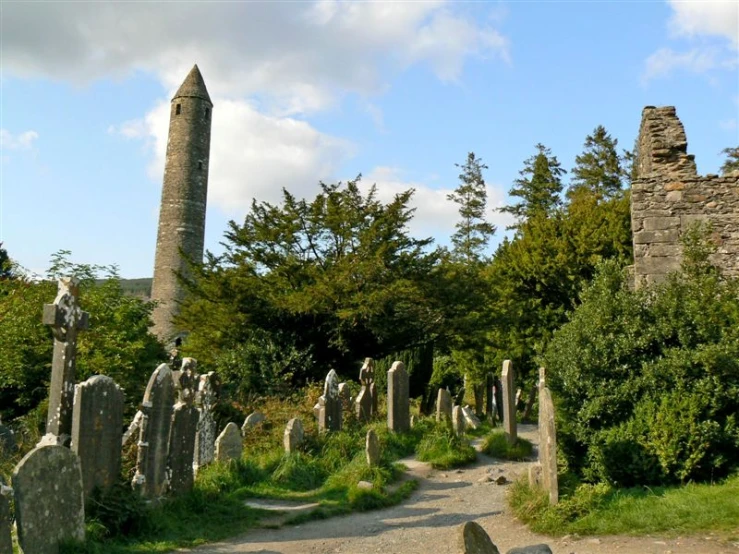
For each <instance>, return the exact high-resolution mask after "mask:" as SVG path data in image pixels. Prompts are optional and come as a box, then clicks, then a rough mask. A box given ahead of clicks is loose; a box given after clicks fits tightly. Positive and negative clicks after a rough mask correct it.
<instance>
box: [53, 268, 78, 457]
mask: <svg viewBox="0 0 739 554" xmlns="http://www.w3.org/2000/svg"><path fill="white" fill-rule="evenodd" d="M78 294H79V281H78V280H77V279H76V278H74V277H64V278H62V279H59V290H58V293H57V295H56V298H55V299H54V303H53V304H44V314H43V322H44V324H46V325H51V332H52V334H53V335H54V354H53V358H52V362H51V383H50V384H49V412H48V416H47V418H46V434H47V435H51V436H52V437H54V438H55V440H52V439H51V437H47V438H46V439H45V442H46V443H54V442H55V443H56V444H59V445H62V446H69V442H70V441H71V439H72V406H73V404H74V382H75V373H76V359H77V331H79V330H83V329H87V327H88V320H89V314H88V313H87V312H83V311H82V310H81V309H80V307H79V306H78V305H77V296H78Z"/></svg>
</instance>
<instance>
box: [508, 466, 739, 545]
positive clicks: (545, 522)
mask: <svg viewBox="0 0 739 554" xmlns="http://www.w3.org/2000/svg"><path fill="white" fill-rule="evenodd" d="M738 496H739V476H734V477H731V478H729V479H726V480H725V481H723V482H720V483H717V484H688V485H683V486H677V487H655V488H647V487H641V488H630V489H614V488H612V487H610V486H609V485H606V484H603V483H601V484H597V485H589V484H580V485H577V486H576V487H574V489H572V490H570V491H569V492H568V491H564V494H563V491H560V502H559V503H558V504H557V505H555V506H550V505H549V502H548V499H547V494H546V493H545V492H544V491H541V490H539V489H533V488H531V487H529V485H528V483H527V482H526V481H518V482H516V483H514V484H513V486H512V487H511V489H510V491H509V497H508V501H509V503H510V505H511V507H512V508H513V511H514V513H515V514H516V516H517V517H518V518H519V519H520V520H521V521H523V522H524V523H527V524H528V525H529V526H530V527H531V529H532V530H533V531H536V532H539V533H546V534H548V535H555V536H557V535H565V534H573V533H577V534H579V535H617V534H626V535H647V534H650V533H663V534H671V535H679V534H690V533H697V532H704V531H709V530H712V531H724V532H729V533H736V532H737V530H739V523H738V522H739V503H738V502H737V501H736V499H737V497H738Z"/></svg>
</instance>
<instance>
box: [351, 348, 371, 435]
mask: <svg viewBox="0 0 739 554" xmlns="http://www.w3.org/2000/svg"><path fill="white" fill-rule="evenodd" d="M359 382H360V383H361V384H362V390H361V391H359V394H358V395H357V400H356V401H355V402H356V410H357V412H356V413H357V419H358V420H359V421H360V422H366V421H369V420H370V419H371V418H372V416H373V415H374V413H373V409H372V408H373V404H374V402H373V398H372V385H373V384H374V382H375V365H374V361H373V360H372V358H365V360H364V365H362V369H360V370H359Z"/></svg>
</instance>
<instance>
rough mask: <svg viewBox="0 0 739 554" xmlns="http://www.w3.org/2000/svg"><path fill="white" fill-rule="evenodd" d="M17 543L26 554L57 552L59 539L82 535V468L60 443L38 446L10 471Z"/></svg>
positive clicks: (50, 553) (74, 455) (83, 514)
mask: <svg viewBox="0 0 739 554" xmlns="http://www.w3.org/2000/svg"><path fill="white" fill-rule="evenodd" d="M13 494H14V497H15V519H16V527H17V529H18V543H19V545H20V547H21V549H22V550H23V552H25V553H26V554H57V553H58V552H59V542H60V541H63V540H69V539H76V540H80V541H81V540H84V538H85V509H84V500H83V493H82V471H81V469H80V459H79V458H78V457H77V454H75V453H74V452H72V451H71V450H69V449H68V448H64V447H63V446H54V445H48V446H38V447H36V448H34V449H33V450H31V451H30V452H29V453H28V454H26V455H25V457H24V458H23V459H22V460H21V461H20V462H19V463H18V465H17V466H16V467H15V470H14V471H13Z"/></svg>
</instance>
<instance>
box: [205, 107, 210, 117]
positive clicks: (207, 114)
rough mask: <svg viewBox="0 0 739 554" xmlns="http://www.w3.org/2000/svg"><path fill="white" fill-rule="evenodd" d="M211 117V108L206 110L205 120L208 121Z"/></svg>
mask: <svg viewBox="0 0 739 554" xmlns="http://www.w3.org/2000/svg"><path fill="white" fill-rule="evenodd" d="M208 117H210V108H205V119H208Z"/></svg>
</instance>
